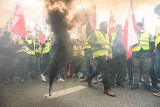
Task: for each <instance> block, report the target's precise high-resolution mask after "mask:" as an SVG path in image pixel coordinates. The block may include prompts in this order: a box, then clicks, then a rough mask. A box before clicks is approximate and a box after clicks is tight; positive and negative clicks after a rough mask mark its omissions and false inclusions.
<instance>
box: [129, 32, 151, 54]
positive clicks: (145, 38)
mask: <svg viewBox="0 0 160 107" xmlns="http://www.w3.org/2000/svg"><path fill="white" fill-rule="evenodd" d="M149 39H150V35H149V34H148V33H146V32H144V33H143V34H142V36H141V38H140V42H139V43H138V44H137V45H135V46H133V49H132V51H139V50H140V49H141V48H142V49H143V50H149V49H150V47H149Z"/></svg>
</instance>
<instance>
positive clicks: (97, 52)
mask: <svg viewBox="0 0 160 107" xmlns="http://www.w3.org/2000/svg"><path fill="white" fill-rule="evenodd" d="M95 34H96V38H97V42H102V41H104V42H106V43H107V44H106V45H105V46H102V47H100V48H94V47H92V53H93V58H96V57H99V56H108V55H109V50H110V45H109V37H108V35H104V34H103V33H102V32H101V31H99V30H96V31H95Z"/></svg>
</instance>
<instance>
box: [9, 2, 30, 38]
mask: <svg viewBox="0 0 160 107" xmlns="http://www.w3.org/2000/svg"><path fill="white" fill-rule="evenodd" d="M12 20H13V21H12V27H11V31H12V32H14V33H16V34H18V35H20V36H22V37H23V38H25V37H26V34H27V31H26V26H25V20H24V12H23V8H22V7H21V5H20V0H19V1H18V3H17V5H16V9H15V11H14V14H13V17H12Z"/></svg>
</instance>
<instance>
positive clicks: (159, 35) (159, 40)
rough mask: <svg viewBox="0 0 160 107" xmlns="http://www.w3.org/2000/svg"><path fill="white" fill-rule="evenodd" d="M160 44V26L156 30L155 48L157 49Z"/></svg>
mask: <svg viewBox="0 0 160 107" xmlns="http://www.w3.org/2000/svg"><path fill="white" fill-rule="evenodd" d="M158 43H160V24H159V25H158V26H157V28H156V40H155V47H156V48H157V44H158Z"/></svg>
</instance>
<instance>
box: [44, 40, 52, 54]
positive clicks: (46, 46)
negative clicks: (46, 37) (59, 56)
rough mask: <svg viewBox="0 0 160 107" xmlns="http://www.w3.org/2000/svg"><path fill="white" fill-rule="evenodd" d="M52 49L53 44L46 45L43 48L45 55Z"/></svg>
mask: <svg viewBox="0 0 160 107" xmlns="http://www.w3.org/2000/svg"><path fill="white" fill-rule="evenodd" d="M50 49H51V43H50V42H47V43H45V47H44V48H43V54H46V53H48V52H49V51H50Z"/></svg>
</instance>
